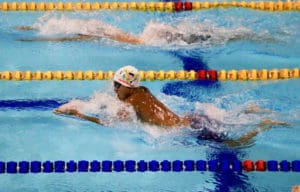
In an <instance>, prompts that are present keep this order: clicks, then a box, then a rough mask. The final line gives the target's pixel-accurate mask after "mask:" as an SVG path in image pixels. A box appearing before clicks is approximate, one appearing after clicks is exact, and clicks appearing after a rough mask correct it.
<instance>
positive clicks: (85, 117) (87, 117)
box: [53, 109, 104, 125]
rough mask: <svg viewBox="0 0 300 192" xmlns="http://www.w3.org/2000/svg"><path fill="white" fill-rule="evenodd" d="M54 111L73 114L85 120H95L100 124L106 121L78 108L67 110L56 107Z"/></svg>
mask: <svg viewBox="0 0 300 192" xmlns="http://www.w3.org/2000/svg"><path fill="white" fill-rule="evenodd" d="M53 113H55V114H63V115H72V116H75V117H78V118H80V119H84V120H87V121H91V122H94V123H97V124H100V125H104V123H103V122H102V121H101V120H100V119H98V118H96V117H92V116H87V115H84V114H82V113H79V112H78V111H77V110H76V109H66V110H61V109H55V110H54V111H53Z"/></svg>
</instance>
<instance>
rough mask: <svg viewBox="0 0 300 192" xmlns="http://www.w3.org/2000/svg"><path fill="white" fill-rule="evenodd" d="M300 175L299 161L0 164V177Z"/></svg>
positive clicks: (11, 162)
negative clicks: (152, 174) (7, 174)
mask: <svg viewBox="0 0 300 192" xmlns="http://www.w3.org/2000/svg"><path fill="white" fill-rule="evenodd" d="M146 171H151V172H158V171H162V172H183V171H184V172H188V171H189V172H192V171H201V172H203V171H210V172H242V171H246V172H251V171H259V172H265V171H270V172H278V171H280V172H290V171H292V172H300V160H294V161H291V162H290V161H287V160H283V161H281V162H278V161H276V160H269V161H264V160H257V161H255V162H254V161H252V160H244V161H239V160H234V161H228V160H209V161H204V160H184V161H181V160H174V161H169V160H163V161H157V160H151V161H144V160H140V161H134V160H126V161H122V160H116V161H111V160H104V161H102V162H101V161H98V160H93V161H86V160H81V161H78V162H76V161H74V160H70V161H61V160H59V161H54V162H53V161H44V162H41V161H19V162H16V161H8V162H3V161H0V174H4V173H11V174H16V173H21V174H25V173H65V172H68V173H74V172H146Z"/></svg>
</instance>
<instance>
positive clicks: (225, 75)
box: [0, 68, 299, 81]
mask: <svg viewBox="0 0 300 192" xmlns="http://www.w3.org/2000/svg"><path fill="white" fill-rule="evenodd" d="M113 76H114V72H113V71H107V72H104V71H101V70H100V71H44V72H42V71H34V72H33V71H0V80H6V81H24V80H25V81H32V80H37V81H41V80H111V79H113ZM139 76H140V79H141V81H146V80H147V81H154V80H160V81H162V80H191V81H192V80H203V81H218V80H219V81H237V80H240V81H249V80H252V81H254V80H280V79H290V78H299V68H294V69H287V68H284V69H271V70H267V69H260V70H257V69H252V70H246V69H242V70H228V71H226V70H220V71H217V70H199V71H194V70H191V71H184V70H179V71H174V70H170V71H163V70H160V71H152V70H150V71H139Z"/></svg>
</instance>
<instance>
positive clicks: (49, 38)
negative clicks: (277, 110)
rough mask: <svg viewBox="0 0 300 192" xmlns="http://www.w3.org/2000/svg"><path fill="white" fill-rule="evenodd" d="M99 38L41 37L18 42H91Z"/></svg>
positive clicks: (82, 36) (81, 36) (87, 36)
mask: <svg viewBox="0 0 300 192" xmlns="http://www.w3.org/2000/svg"><path fill="white" fill-rule="evenodd" d="M96 38H99V37H95V36H91V35H81V34H79V35H76V36H72V37H53V38H52V37H39V38H28V39H18V41H26V42H31V41H54V42H63V41H90V40H93V39H96Z"/></svg>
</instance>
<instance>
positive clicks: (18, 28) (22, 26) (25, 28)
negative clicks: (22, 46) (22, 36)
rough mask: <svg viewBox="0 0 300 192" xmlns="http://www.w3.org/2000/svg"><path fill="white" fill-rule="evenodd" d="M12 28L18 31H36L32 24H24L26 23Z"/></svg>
mask: <svg viewBox="0 0 300 192" xmlns="http://www.w3.org/2000/svg"><path fill="white" fill-rule="evenodd" d="M14 28H15V29H16V30H19V31H36V30H37V29H36V28H34V27H32V26H26V25H21V26H17V27H14Z"/></svg>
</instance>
